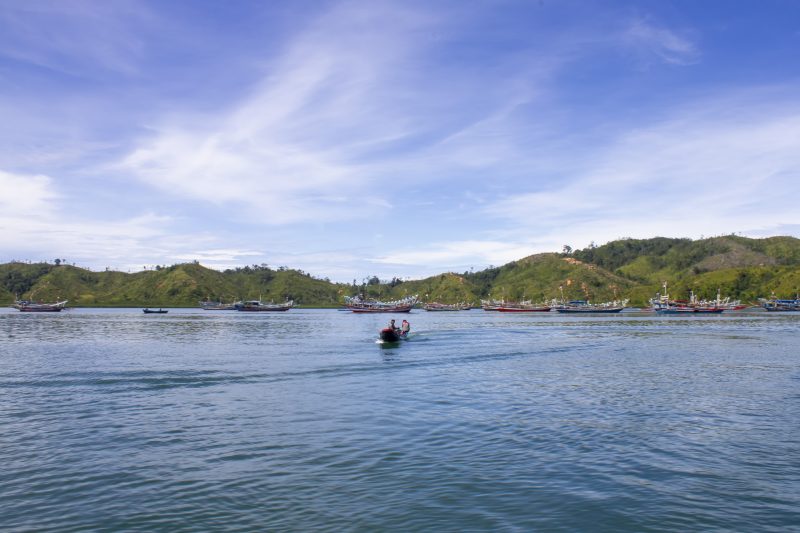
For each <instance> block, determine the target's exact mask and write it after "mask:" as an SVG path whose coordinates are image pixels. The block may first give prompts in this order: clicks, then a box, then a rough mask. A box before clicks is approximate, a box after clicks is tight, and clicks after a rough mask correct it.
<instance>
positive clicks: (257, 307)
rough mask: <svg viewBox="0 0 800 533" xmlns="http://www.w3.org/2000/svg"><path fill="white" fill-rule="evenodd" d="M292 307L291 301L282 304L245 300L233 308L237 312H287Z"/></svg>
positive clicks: (292, 302)
mask: <svg viewBox="0 0 800 533" xmlns="http://www.w3.org/2000/svg"><path fill="white" fill-rule="evenodd" d="M293 306H294V301H293V300H287V301H286V302H284V303H282V304H276V303H265V302H262V301H261V300H247V301H245V302H237V303H236V304H235V308H236V310H237V311H248V312H258V311H288V310H289V309H291V308H292V307H293Z"/></svg>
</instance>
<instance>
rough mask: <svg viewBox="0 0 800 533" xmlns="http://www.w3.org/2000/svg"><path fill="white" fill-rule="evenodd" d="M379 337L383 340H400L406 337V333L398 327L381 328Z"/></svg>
mask: <svg viewBox="0 0 800 533" xmlns="http://www.w3.org/2000/svg"><path fill="white" fill-rule="evenodd" d="M380 337H381V340H382V341H383V342H400V341H401V340H404V339H405V338H406V335H404V334H403V333H402V332H401V331H400V329H398V328H383V329H382V330H381V332H380Z"/></svg>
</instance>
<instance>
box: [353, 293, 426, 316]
mask: <svg viewBox="0 0 800 533" xmlns="http://www.w3.org/2000/svg"><path fill="white" fill-rule="evenodd" d="M344 299H345V305H346V307H347V308H348V309H349V310H350V311H352V312H353V313H409V312H411V308H412V307H414V305H415V304H416V303H417V297H416V295H415V296H408V297H406V298H403V299H401V300H393V301H390V302H380V301H377V300H367V299H363V298H361V297H360V296H354V297H350V296H345V298H344Z"/></svg>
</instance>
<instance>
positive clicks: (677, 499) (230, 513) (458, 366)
mask: <svg viewBox="0 0 800 533" xmlns="http://www.w3.org/2000/svg"><path fill="white" fill-rule="evenodd" d="M390 318H395V319H397V321H398V323H399V321H400V320H401V319H403V318H407V319H408V320H409V321H410V322H411V327H412V335H411V337H410V339H409V340H408V341H404V342H401V343H399V344H394V345H383V344H380V343H378V342H377V338H378V331H379V330H380V329H381V328H382V327H384V326H385V324H386V323H387V322H388V320H389V319H390ZM798 341H800V313H796V314H792V313H786V314H781V313H765V312H761V313H756V312H751V313H748V312H738V313H737V312H734V313H730V314H728V313H724V314H722V315H717V316H655V315H653V314H651V313H643V312H628V311H626V312H624V313H622V314H619V315H596V316H574V315H560V314H556V313H547V314H543V313H530V314H523V313H520V314H507V313H489V312H484V311H481V310H472V311H462V312H438V313H432V312H425V311H422V310H414V311H413V312H411V313H410V314H408V315H402V314H398V315H383V314H380V315H357V314H352V313H348V312H342V311H338V310H333V309H330V310H321V309H292V310H291V311H288V312H285V313H238V312H235V311H233V312H231V311H204V310H200V309H169V313H167V314H162V315H145V314H144V313H142V311H141V309H72V310H68V311H64V312H61V313H43V314H36V313H20V312H18V311H16V310H14V309H1V310H0V530H3V531H37V532H40V531H59V532H61V531H147V532H153V531H170V532H179V531H304V532H305V531H336V532H340V531H404V532H405V531H436V532H441V531H520V532H522V531H613V532H627V531H631V532H647V531H748V532H750V531H759V532H762V531H775V532H785V531H800V349H799V346H800V342H798Z"/></svg>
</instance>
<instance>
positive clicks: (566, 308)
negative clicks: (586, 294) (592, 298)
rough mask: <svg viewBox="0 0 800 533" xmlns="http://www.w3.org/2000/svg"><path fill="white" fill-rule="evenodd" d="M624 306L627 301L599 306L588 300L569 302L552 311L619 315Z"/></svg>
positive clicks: (556, 306)
mask: <svg viewBox="0 0 800 533" xmlns="http://www.w3.org/2000/svg"><path fill="white" fill-rule="evenodd" d="M626 305H628V300H621V301H617V300H614V301H612V302H604V303H600V304H593V303H591V302H589V301H588V300H570V301H569V302H562V303H560V304H557V305H554V306H553V309H555V310H556V311H557V312H559V313H620V312H622V310H623V309H625V306H626Z"/></svg>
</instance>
